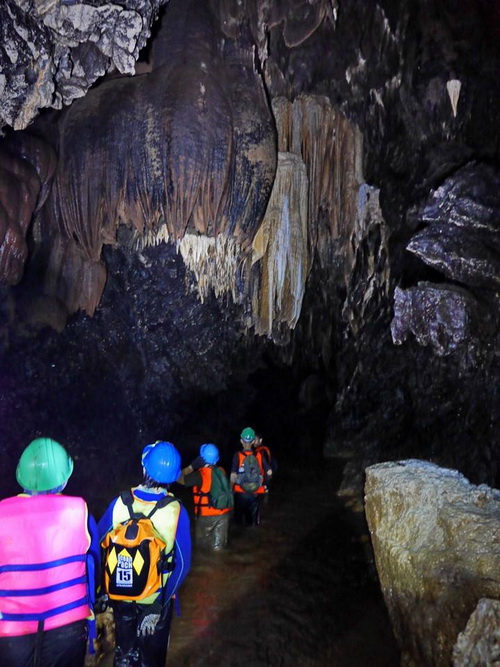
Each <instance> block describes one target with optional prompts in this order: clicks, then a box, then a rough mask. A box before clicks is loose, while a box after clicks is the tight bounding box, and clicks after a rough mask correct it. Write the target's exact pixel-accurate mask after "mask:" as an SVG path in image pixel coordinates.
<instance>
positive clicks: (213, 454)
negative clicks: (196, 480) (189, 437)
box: [200, 442, 219, 466]
mask: <svg viewBox="0 0 500 667" xmlns="http://www.w3.org/2000/svg"><path fill="white" fill-rule="evenodd" d="M200 456H201V458H202V459H203V460H204V461H205V463H207V464H208V465H209V466H213V465H215V464H216V463H217V461H218V460H219V448H218V447H217V445H214V444H212V443H211V442H208V443H207V444H206V445H202V446H201V447H200Z"/></svg>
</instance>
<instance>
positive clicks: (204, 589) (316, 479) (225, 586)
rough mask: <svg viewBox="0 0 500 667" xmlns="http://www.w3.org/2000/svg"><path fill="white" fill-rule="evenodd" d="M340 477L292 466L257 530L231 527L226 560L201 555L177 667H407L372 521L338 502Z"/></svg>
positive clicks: (186, 596)
mask: <svg viewBox="0 0 500 667" xmlns="http://www.w3.org/2000/svg"><path fill="white" fill-rule="evenodd" d="M301 463H304V462H303V461H301ZM341 472H342V465H341V464H340V463H339V462H333V461H331V462H329V463H324V464H321V465H318V462H316V463H315V464H313V465H310V466H308V467H307V472H306V473H304V468H302V469H299V468H290V467H289V466H287V465H285V466H283V467H282V468H281V469H280V474H279V476H278V478H277V480H276V483H275V484H274V486H273V487H272V489H271V492H270V494H269V499H268V501H267V503H266V506H265V509H264V512H263V518H262V523H261V525H260V526H259V527H258V528H255V529H252V528H247V529H241V528H239V527H236V526H234V527H232V529H231V532H230V542H229V545H228V548H227V549H226V550H225V551H223V552H213V553H207V552H199V551H197V550H196V548H195V552H194V560H193V567H192V570H191V572H190V574H189V576H188V578H187V579H186V582H185V583H184V585H183V588H182V590H181V592H180V606H181V616H180V617H178V618H175V619H174V622H173V626H172V633H171V640H170V649H169V657H168V659H167V664H168V665H175V666H178V667H181V666H184V667H212V666H213V667H240V666H241V665H243V664H244V665H249V666H255V667H259V666H262V667H264V666H270V667H278V666H281V667H337V666H338V667H344V666H347V665H349V666H352V667H364V666H366V667H369V666H370V667H371V666H377V665H379V666H380V667H382V666H383V667H391V666H394V667H396V666H397V665H398V664H399V658H398V652H397V648H396V645H395V641H394V637H393V635H392V630H391V627H390V622H389V618H388V615H387V611H386V609H385V606H384V602H383V599H382V595H381V592H380V589H379V586H378V584H377V582H376V575H375V571H374V567H373V562H372V559H371V548H370V546H369V537H368V534H367V531H366V527H365V524H364V519H363V517H362V516H361V515H360V514H359V513H355V512H352V511H351V510H350V509H348V508H347V507H346V506H345V505H344V504H343V503H342V502H341V501H340V500H339V499H338V498H337V496H336V490H337V489H338V485H339V483H340V479H341ZM183 492H184V490H181V491H180V493H181V495H182V494H183ZM184 497H185V502H186V504H187V506H188V507H189V506H190V498H189V496H187V495H186V494H185V492H184ZM107 660H110V657H108V658H107ZM103 664H104V665H106V666H107V664H108V663H107V662H104V663H103ZM109 664H111V663H109Z"/></svg>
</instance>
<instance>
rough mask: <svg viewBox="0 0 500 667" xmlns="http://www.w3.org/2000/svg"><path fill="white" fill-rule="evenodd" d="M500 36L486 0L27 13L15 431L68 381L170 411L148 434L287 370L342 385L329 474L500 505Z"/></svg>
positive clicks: (5, 14)
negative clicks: (338, 470) (469, 490)
mask: <svg viewBox="0 0 500 667" xmlns="http://www.w3.org/2000/svg"><path fill="white" fill-rule="evenodd" d="M499 19H500V10H499V9H498V8H497V5H496V3H494V2H489V1H487V0H483V1H480V2H473V1H472V0H469V1H463V2H457V1H456V0H439V1H438V0H403V1H401V2H395V1H393V0H379V1H378V2H375V1H374V2H370V3H367V2H365V1H364V0H352V1H344V0H280V1H279V2H276V1H274V2H273V1H271V0H207V1H206V2H199V1H196V0H170V1H169V2H165V1H162V0H120V1H119V2H115V3H112V2H105V1H103V0H85V1H81V2H79V1H78V0H5V2H3V3H2V5H1V6H0V31H1V35H2V41H1V44H0V128H1V134H2V139H1V140H0V279H1V281H2V294H3V306H2V337H3V342H4V352H3V356H2V369H3V371H2V373H3V378H4V386H5V387H8V388H9V389H8V391H6V390H4V394H3V408H2V410H3V413H4V415H7V414H10V415H12V414H17V415H18V416H17V417H16V418H15V419H14V418H11V422H12V421H13V422H15V423H16V424H17V423H18V421H19V419H20V417H19V414H20V413H21V412H22V411H24V410H28V409H29V410H32V409H33V407H34V406H37V405H40V402H41V403H42V405H44V403H43V400H42V401H40V397H39V396H37V395H36V392H34V391H33V390H32V389H30V391H31V392H33V393H32V394H29V392H28V393H26V392H24V393H23V390H22V386H23V383H25V384H26V385H29V386H30V387H31V386H32V383H30V382H29V380H30V379H31V380H33V379H34V378H36V379H37V382H39V383H40V391H42V390H43V392H47V391H48V389H49V387H50V386H51V384H50V383H51V380H50V379H49V375H50V373H48V370H47V369H49V368H50V369H52V370H53V372H52V371H51V372H52V376H51V377H55V376H57V378H58V379H59V380H60V379H61V377H62V376H64V377H65V378H66V379H65V381H64V382H63V383H62V384H61V383H59V384H60V386H66V388H67V390H68V391H69V390H70V388H71V387H73V385H72V384H71V381H70V380H68V379H67V377H68V369H69V367H70V366H71V372H70V373H69V375H71V376H72V377H73V378H74V381H75V382H76V379H75V378H85V383H86V384H87V385H88V387H87V389H86V391H87V392H88V394H91V393H92V389H91V385H92V381H91V379H90V378H92V377H93V375H94V374H95V369H96V368H97V367H99V366H101V365H102V364H103V363H104V365H106V364H109V365H110V368H109V373H110V375H111V376H112V379H110V382H111V384H112V385H113V383H114V384H116V385H117V386H120V387H121V392H122V393H123V395H122V398H121V399H120V401H121V403H120V404H121V405H126V406H132V404H134V398H133V396H132V395H133V391H134V385H135V387H136V388H137V386H139V388H140V390H141V396H145V395H146V394H145V392H147V395H148V396H149V397H150V398H151V400H150V402H149V403H148V402H147V401H146V399H145V398H142V399H140V400H138V403H137V405H135V407H133V408H131V410H132V413H133V414H138V413H139V412H140V413H141V415H142V417H141V420H136V422H137V421H141V424H142V425H141V427H140V428H139V427H136V431H139V432H140V434H141V437H143V436H144V437H146V436H147V435H148V436H149V434H150V433H151V435H152V430H153V428H152V423H153V422H154V419H155V417H154V415H155V414H156V413H155V408H154V407H153V406H161V405H162V404H163V402H164V401H166V400H167V399H170V398H171V397H172V396H173V395H180V394H181V393H182V392H184V395H185V396H189V397H190V398H189V400H190V401H191V402H193V401H194V400H195V399H194V398H193V396H195V395H196V396H198V397H203V396H205V395H211V394H212V395H213V394H217V392H220V391H223V390H226V389H227V388H228V387H231V386H233V385H232V383H233V382H235V383H238V382H240V381H243V379H244V377H246V376H248V374H249V373H251V372H252V371H255V369H256V368H258V367H259V364H261V363H262V361H261V359H262V354H270V355H271V356H272V357H273V358H274V360H275V362H276V363H278V364H284V365H285V366H286V367H289V368H295V369H300V371H297V374H298V376H300V375H301V374H302V376H309V377H312V376H314V377H316V378H320V379H318V383H319V385H320V387H321V389H320V390H319V393H321V394H322V397H323V398H322V401H326V403H325V402H323V403H322V405H323V408H322V409H323V411H324V415H323V418H324V420H325V421H326V423H327V435H326V441H325V447H326V450H327V451H328V452H329V453H332V454H338V453H341V452H344V451H345V447H346V442H347V441H349V443H350V445H349V447H348V448H350V449H351V450H352V449H355V450H356V452H357V456H358V459H359V457H361V459H362V461H361V463H363V464H366V463H371V462H374V461H375V460H379V459H380V458H381V457H383V456H394V455H398V454H399V453H408V452H409V453H415V452H416V451H418V452H420V453H421V454H422V455H425V456H429V457H441V458H442V459H443V461H444V462H446V463H453V464H455V465H457V466H459V467H462V468H463V469H464V471H465V472H467V473H469V474H471V471H472V472H473V473H474V474H476V478H477V479H480V480H481V481H490V482H491V480H492V479H494V477H495V475H496V474H497V473H496V468H495V467H494V466H493V464H492V463H491V461H492V459H493V458H494V453H495V452H497V448H498V446H497V445H496V444H495V443H496V441H497V440H498V438H496V434H497V433H496V431H497V428H498V423H499V421H500V413H499V411H498V408H497V407H496V401H495V398H496V394H495V390H494V389H493V388H492V387H494V385H495V380H496V378H497V374H498V368H497V366H498V364H497V361H496V359H497V350H498V315H497V313H498V293H499V290H500V242H499V240H498V238H499V236H498V232H499V225H500V199H499V195H498V192H499V185H500V173H499V170H498V159H499V148H498V136H499V135H498V128H497V125H498V123H497V117H498V114H497V108H498V103H499V101H500V82H499V80H498V76H497V73H498V71H499V67H498V66H499V55H500V54H499V49H498V44H499V37H500V28H499V27H498V26H499V25H500V23H499ZM175 322H177V323H178V326H177V333H176V327H175V326H173V323H175ZM193 323H196V325H194V324H193ZM176 336H177V338H176ZM89 340H92V341H94V343H93V345H94V347H93V353H92V354H91V355H89V356H88V357H87V358H86V359H82V358H80V357H79V353H77V352H76V351H77V350H79V349H80V347H81V346H82V345H83V344H84V342H87V341H89ZM34 349H37V350H44V352H43V353H42V354H39V355H38V357H37V355H36V354H35V353H34V352H33V350H34ZM124 351H126V352H124ZM200 351H201V352H200ZM66 354H69V355H70V356H71V359H72V361H71V363H70V362H69V361H67V360H66V361H65V362H64V363H62V366H61V370H57V369H58V364H59V361H58V362H57V363H56V362H54V360H53V359H52V360H51V361H49V357H51V358H52V357H53V356H57V357H58V359H59V360H60V359H62V357H63V356H64V355H66ZM44 355H45V358H44V359H43V360H41V359H42V357H44ZM200 355H201V356H200ZM91 357H94V358H93V361H92V362H91V361H90V359H91ZM79 358H80V361H77V359H79ZM12 360H16V361H17V363H18V370H15V371H14V370H12ZM124 360H126V361H124ZM86 364H87V365H86ZM88 364H90V365H88ZM19 368H21V369H22V370H19ZM132 369H133V370H132ZM165 374H167V375H168V376H169V377H170V378H171V377H174V378H177V380H176V381H174V380H171V386H170V385H168V383H167V385H168V386H167V385H165V384H163V383H162V381H161V378H162V377H164V376H165ZM40 377H43V380H40ZM56 384H57V383H56ZM313 384H314V383H313ZM307 386H310V385H307ZM71 390H73V389H71ZM58 391H63V390H62V389H58ZM102 391H103V392H105V393H106V391H109V387H108V389H107V390H102ZM303 393H307V391H306V390H305V389H303ZM312 393H314V392H312ZM28 394H29V395H28ZM94 394H95V392H94ZM480 395H482V396H483V399H482V400H480V399H479V396H480ZM303 397H304V396H303ZM94 400H96V398H95V396H94ZM117 400H118V399H117ZM200 400H202V399H200ZM304 400H306V403H307V399H304ZM311 401H313V402H314V399H311ZM84 403H85V402H84ZM14 404H15V405H16V406H17V407H16V408H15V409H14V408H13V406H14ZM179 405H180V404H179ZM19 406H21V407H19ZM325 406H326V407H325ZM240 407H241V406H240ZM89 409H90V408H89V407H88V406H87V407H82V413H85V412H88V410H89ZM158 409H159V410H160V409H161V408H160V407H158ZM205 409H208V408H205ZM241 409H243V408H241ZM76 410H77V408H76V407H75V406H74V405H72V406H70V407H68V411H69V413H68V414H72V415H74V414H75V411H76ZM179 410H180V411H181V408H179ZM42 412H43V414H44V415H45V416H44V417H43V418H42V419H41V421H40V422H39V423H42V424H46V423H47V424H48V423H50V421H51V419H53V414H52V411H51V409H50V408H49V407H48V406H47V405H44V407H43V411H42ZM145 413H146V414H147V415H149V416H148V418H146V417H144V414H145ZM80 417H81V420H82V423H83V422H84V421H85V419H84V414H82V416H79V418H80ZM485 420H486V421H485ZM34 421H35V420H34V418H33V419H32V420H31V423H29V424H27V425H25V426H23V427H22V428H21V427H19V426H17V427H16V428H17V431H16V432H17V437H18V439H19V440H22V438H24V437H25V436H27V434H28V433H29V432H30V429H31V431H32V430H33V428H34V426H33V424H34ZM486 422H487V423H486ZM381 427H382V431H383V433H384V438H383V439H382V438H381V436H380V433H381ZM65 428H66V430H67V424H66V423H65V421H64V419H63V418H62V417H60V418H59V429H60V430H61V431H64V429H65ZM474 433H481V434H482V444H481V446H480V447H477V446H476V445H475V444H474V435H473V434H474ZM73 435H74V437H77V436H76V434H73ZM450 438H458V441H457V442H458V444H457V447H456V448H454V450H453V452H452V451H451V449H450V447H449V440H450ZM471 451H473V452H475V453H474V454H472V453H471ZM359 452H362V454H359ZM359 463H360V462H359V461H358V467H359ZM472 477H473V478H474V476H473V475H472Z"/></svg>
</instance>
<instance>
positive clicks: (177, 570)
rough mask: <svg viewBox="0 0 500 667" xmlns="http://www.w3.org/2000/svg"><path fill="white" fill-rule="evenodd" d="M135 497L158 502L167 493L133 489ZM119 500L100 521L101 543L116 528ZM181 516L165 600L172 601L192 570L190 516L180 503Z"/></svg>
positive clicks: (116, 499) (98, 527)
mask: <svg viewBox="0 0 500 667" xmlns="http://www.w3.org/2000/svg"><path fill="white" fill-rule="evenodd" d="M133 492H134V496H135V497H136V498H138V499H139V500H144V501H145V502H157V501H158V500H160V499H161V498H163V496H165V495H166V492H163V493H154V492H152V491H146V490H144V489H138V488H134V489H133ZM117 501H118V498H115V499H114V500H113V501H112V502H111V503H110V504H109V506H108V507H107V509H106V511H105V512H104V514H103V515H102V517H101V519H100V520H99V523H98V526H97V530H98V534H99V542H101V541H102V539H103V538H104V536H105V535H106V533H108V532H109V531H110V530H112V529H113V528H115V526H113V510H114V507H115V504H116V502H117ZM179 504H180V508H181V509H180V514H179V520H178V523H177V532H176V535H175V543H174V569H173V571H172V574H171V575H170V577H169V578H168V579H167V582H166V586H165V599H166V600H168V599H170V598H171V597H172V596H173V595H175V593H176V592H177V591H178V590H179V588H180V586H181V584H182V582H183V581H184V579H185V578H186V576H187V574H188V572H189V570H190V568H191V532H190V527H189V515H188V513H187V510H186V508H185V507H184V506H183V505H182V503H180V502H179Z"/></svg>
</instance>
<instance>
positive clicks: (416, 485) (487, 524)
mask: <svg viewBox="0 0 500 667" xmlns="http://www.w3.org/2000/svg"><path fill="white" fill-rule="evenodd" d="M365 511H366V518H367V522H368V527H369V529H370V533H371V538H372V543H373V548H374V553H375V562H376V566H377V571H378V576H379V579H380V584H381V587H382V591H383V594H384V598H385V601H386V604H387V607H388V610H389V614H390V617H391V621H392V624H393V629H394V633H395V635H396V639H397V640H398V643H399V645H400V649H401V664H402V665H406V666H412V667H421V665H436V666H439V665H443V666H444V665H446V666H448V665H449V664H450V662H451V659H452V652H453V647H454V645H455V643H456V641H457V637H458V635H459V633H460V632H461V631H463V630H464V629H465V627H466V624H467V621H468V620H469V617H470V616H471V614H472V612H473V611H474V609H475V608H476V606H477V604H478V601H479V600H480V599H481V598H491V599H494V600H500V568H499V567H498V562H499V544H500V492H498V491H496V490H494V489H491V488H489V487H487V486H485V485H481V486H474V485H473V484H471V483H470V482H469V481H468V480H467V479H466V478H465V477H464V476H463V475H461V474H460V473H459V472H457V471H455V470H448V469H444V468H440V467H439V466H437V465H434V464H432V463H429V462H426V461H417V460H410V461H399V462H390V463H380V464H377V465H373V466H370V467H368V468H367V469H366V483H365Z"/></svg>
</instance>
